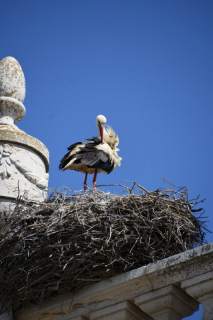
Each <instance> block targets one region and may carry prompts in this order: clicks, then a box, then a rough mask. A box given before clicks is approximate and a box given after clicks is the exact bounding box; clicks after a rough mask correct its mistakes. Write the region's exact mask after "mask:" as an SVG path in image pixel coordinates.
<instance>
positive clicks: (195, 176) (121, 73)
mask: <svg viewBox="0 0 213 320" xmlns="http://www.w3.org/2000/svg"><path fill="white" fill-rule="evenodd" d="M0 27H1V57H4V56H7V55H12V56H15V57H16V58H17V59H18V60H19V61H20V63H21V64H22V66H23V69H24V72H25V75H26V81H27V97H26V100H25V105H26V108H27V116H26V117H25V119H24V120H23V121H22V122H21V123H20V127H21V128H22V129H24V130H25V131H27V132H28V133H30V134H32V135H34V136H36V137H38V138H40V139H41V140H42V141H43V142H44V143H45V144H46V145H47V146H48V148H49V150H50V183H49V185H50V188H51V189H53V188H61V187H64V186H69V187H71V188H72V189H74V190H79V189H80V188H81V186H82V176H81V174H79V173H75V172H65V173H63V172H60V171H58V163H59V160H60V158H61V157H62V156H63V154H64V153H65V152H66V147H67V146H68V145H69V144H71V143H73V142H75V141H79V140H81V139H84V138H87V137H91V136H93V135H95V134H96V125H95V117H96V115H97V114H99V113H103V114H105V115H106V116H107V118H108V120H109V124H110V125H112V126H113V127H114V128H115V129H116V130H117V132H118V134H119V136H120V150H121V151H120V154H121V156H122V157H123V164H122V166H121V168H119V169H117V170H115V171H114V172H113V173H112V174H111V175H109V176H106V175H100V176H99V178H98V183H99V184H100V183H101V184H110V183H122V184H127V183H128V182H130V181H133V180H136V181H138V182H139V183H141V184H143V185H144V186H145V187H146V188H148V189H155V188H158V187H163V186H166V185H165V183H164V179H167V180H168V181H170V182H171V183H173V184H174V185H176V186H187V187H188V189H189V190H190V195H191V196H193V197H194V196H196V195H198V194H200V195H201V196H202V197H203V198H206V199H207V200H206V202H205V204H204V207H205V209H206V214H207V215H208V219H209V223H208V226H209V228H210V229H213V218H212V215H213V199H212V188H213V173H212V172H213V171H212V165H213V149H212V134H213V90H212V86H213V58H212V57H213V41H212V37H213V1H211V0H209V1H208V0H205V1H203V0H173V1H171V0H167V1H166V0H161V1H158V0H155V1H154V0H150V1H145V0H136V1H130V0H129V1H125V0H122V1H121V0H108V1H103V0H102V1H101V0H91V1H89V0H87V1H84V0H82V1H81V0H80V1H77V0H76V1H68V0H67V1H66V0H63V1H59V0H58V1H53V0H52V1H50V0H46V1H41V0H37V1H33V0H26V1H23V0H19V1H16V0H13V1H11V0H7V1H1V19H0ZM207 238H208V240H209V241H212V240H213V235H211V234H209V235H208V236H207ZM193 319H200V316H199V315H197V316H193Z"/></svg>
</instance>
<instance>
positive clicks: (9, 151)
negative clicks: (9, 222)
mask: <svg viewBox="0 0 213 320" xmlns="http://www.w3.org/2000/svg"><path fill="white" fill-rule="evenodd" d="M24 98H25V77H24V73H23V71H22V68H21V66H20V64H19V63H18V61H17V60H16V59H15V58H13V57H6V58H4V59H2V60H0V211H1V209H2V208H3V209H4V208H5V203H6V208H7V204H8V203H9V204H11V203H14V202H15V200H16V198H17V197H21V198H23V199H25V200H29V201H43V200H45V198H46V196H47V186H48V164H49V153H48V149H47V148H46V146H45V145H44V144H43V143H42V142H41V141H39V140H38V139H36V138H34V137H32V136H30V135H28V134H27V133H25V132H24V131H22V130H20V129H19V128H17V126H16V125H15V124H14V122H15V121H17V120H20V119H21V118H23V116H24V115H25V107H24V105H23V101H24Z"/></svg>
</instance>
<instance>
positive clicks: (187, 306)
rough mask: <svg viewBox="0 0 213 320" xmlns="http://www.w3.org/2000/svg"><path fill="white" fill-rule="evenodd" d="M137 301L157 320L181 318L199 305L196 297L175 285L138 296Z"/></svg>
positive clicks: (179, 319) (178, 319) (142, 308)
mask: <svg viewBox="0 0 213 320" xmlns="http://www.w3.org/2000/svg"><path fill="white" fill-rule="evenodd" d="M135 303H136V304H137V305H138V306H139V307H140V308H141V310H143V311H144V312H146V313H147V314H149V315H150V316H151V317H153V319H155V320H171V319H172V320H181V319H183V318H184V317H187V316H189V315H191V314H192V313H193V312H194V311H195V310H196V309H197V307H198V304H197V302H196V301H195V300H194V299H192V298H191V297H190V296H188V295H187V294H186V293H185V292H184V291H183V290H181V289H180V288H177V287H175V286H173V285H171V286H168V287H164V288H161V289H158V290H153V291H151V292H148V293H145V294H143V295H141V296H139V297H136V298H135Z"/></svg>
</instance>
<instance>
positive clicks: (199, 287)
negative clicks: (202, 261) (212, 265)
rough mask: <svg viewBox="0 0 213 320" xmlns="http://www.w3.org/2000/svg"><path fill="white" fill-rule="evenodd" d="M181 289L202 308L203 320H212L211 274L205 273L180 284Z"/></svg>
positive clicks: (212, 280) (212, 294)
mask: <svg viewBox="0 0 213 320" xmlns="http://www.w3.org/2000/svg"><path fill="white" fill-rule="evenodd" d="M181 286H182V288H184V289H185V290H186V292H187V293H188V294H189V295H190V296H192V297H193V298H194V299H197V300H198V301H199V302H200V303H201V304H202V305H203V307H204V317H203V319H204V320H213V272H206V273H204V274H202V275H199V276H197V277H193V278H191V279H187V280H185V281H183V282H182V284H181Z"/></svg>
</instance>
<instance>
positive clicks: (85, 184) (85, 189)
mask: <svg viewBox="0 0 213 320" xmlns="http://www.w3.org/2000/svg"><path fill="white" fill-rule="evenodd" d="M87 175H88V173H87V172H86V173H85V177H84V191H87Z"/></svg>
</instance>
